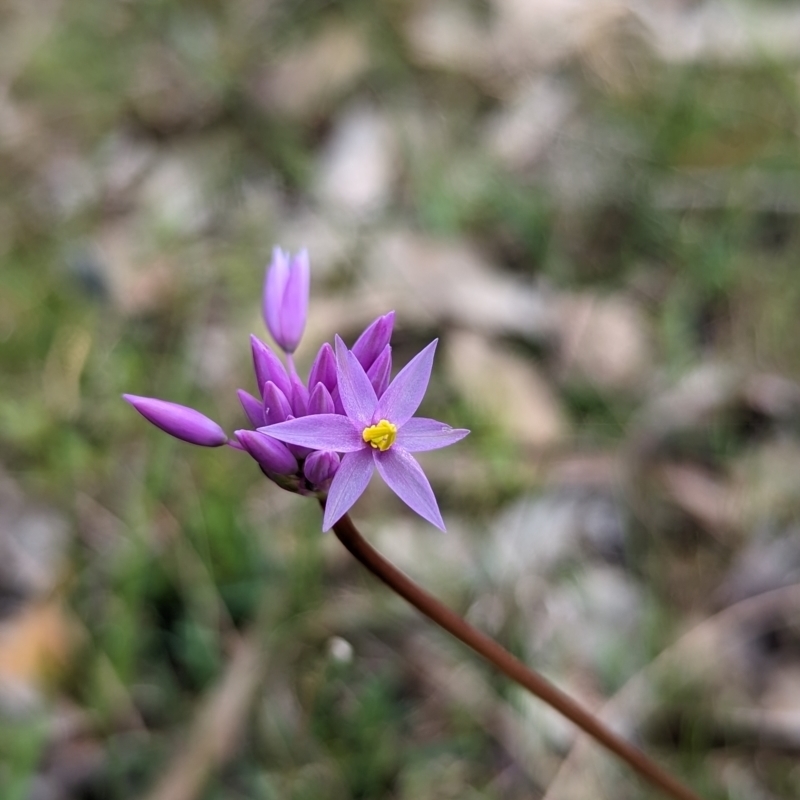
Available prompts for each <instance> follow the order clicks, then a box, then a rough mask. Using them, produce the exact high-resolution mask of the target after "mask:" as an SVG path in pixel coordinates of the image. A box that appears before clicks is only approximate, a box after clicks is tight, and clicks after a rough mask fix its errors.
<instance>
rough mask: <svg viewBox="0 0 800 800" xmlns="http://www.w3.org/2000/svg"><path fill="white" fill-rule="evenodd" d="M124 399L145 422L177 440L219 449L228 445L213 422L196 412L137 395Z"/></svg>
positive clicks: (223, 435)
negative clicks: (147, 421)
mask: <svg viewBox="0 0 800 800" xmlns="http://www.w3.org/2000/svg"><path fill="white" fill-rule="evenodd" d="M122 397H123V398H124V399H125V400H127V401H128V402H129V403H130V404H131V405H132V406H133V407H134V408H135V409H136V410H137V411H138V412H139V413H140V414H141V415H142V416H143V417H144V418H145V419H146V420H149V421H150V422H152V423H153V425H155V426H156V427H157V428H161V430H162V431H165V432H166V433H169V434H170V435H171V436H174V437H175V438H176V439H183V441H184V442H190V443H191V444H199V445H201V446H202V447H219V446H220V445H223V444H225V443H226V442H227V441H228V434H226V433H225V431H224V430H222V428H220V426H219V425H217V423H216V422H214V420H213V419H209V418H208V417H207V416H206V415H205V414H201V413H200V412H199V411H195V410H194V409H193V408H187V407H186V406H181V405H178V403H169V402H167V401H166V400H156V399H155V398H154V397H138V396H137V395H135V394H124V395H122Z"/></svg>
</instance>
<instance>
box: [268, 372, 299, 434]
mask: <svg viewBox="0 0 800 800" xmlns="http://www.w3.org/2000/svg"><path fill="white" fill-rule="evenodd" d="M291 416H293V415H292V406H291V404H290V403H289V400H288V399H287V398H286V395H285V394H284V393H283V392H282V391H281V390H280V389H279V388H278V387H277V386H276V385H275V384H274V383H273V382H272V381H267V382H266V383H265V384H264V421H265V422H266V424H267V425H274V424H275V423H276V422H285V421H286V419H287V417H291Z"/></svg>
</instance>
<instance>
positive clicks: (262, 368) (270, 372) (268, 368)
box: [250, 336, 292, 397]
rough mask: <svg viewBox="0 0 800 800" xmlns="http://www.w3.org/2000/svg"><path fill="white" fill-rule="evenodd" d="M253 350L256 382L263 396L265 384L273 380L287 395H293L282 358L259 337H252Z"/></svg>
mask: <svg viewBox="0 0 800 800" xmlns="http://www.w3.org/2000/svg"><path fill="white" fill-rule="evenodd" d="M250 345H251V347H252V350H253V368H254V369H255V372H256V383H257V384H258V391H259V392H260V393H261V396H262V397H263V396H264V384H265V383H266V382H267V381H272V382H273V383H274V384H275V385H276V386H277V387H278V388H279V389H280V390H281V391H282V392H283V393H284V395H285V396H286V397H291V394H292V385H291V383H289V376H288V375H287V374H286V369H285V367H284V366H283V364H282V363H281V360H280V359H279V358H278V356H276V355H275V353H273V352H272V350H270V349H269V347H267V346H266V345H265V344H264V342H262V341H261V340H260V339H259V338H258V337H256V336H251V337H250Z"/></svg>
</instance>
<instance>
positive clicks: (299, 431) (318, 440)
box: [259, 414, 369, 453]
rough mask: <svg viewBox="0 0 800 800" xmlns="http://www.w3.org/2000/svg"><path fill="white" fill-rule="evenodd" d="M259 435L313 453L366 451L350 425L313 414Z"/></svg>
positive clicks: (339, 417)
mask: <svg viewBox="0 0 800 800" xmlns="http://www.w3.org/2000/svg"><path fill="white" fill-rule="evenodd" d="M259 430H260V431H261V432H262V433H266V434H267V435H268V436H272V437H274V438H275V439H280V441H282V442H287V443H288V444H297V445H301V446H302V447H310V448H312V449H313V450H335V451H337V452H339V453H352V452H354V451H356V450H363V449H364V448H367V449H369V446H368V445H366V444H365V443H364V441H363V439H362V438H361V434H360V433H359V431H358V430H357V428H356V427H355V426H354V425H353V423H352V422H351V421H350V420H349V419H348V418H347V417H344V416H342V415H341V414H315V415H314V416H313V417H298V418H297V419H292V420H287V421H286V422H280V423H278V424H277V425H267V426H266V427H264V428H259Z"/></svg>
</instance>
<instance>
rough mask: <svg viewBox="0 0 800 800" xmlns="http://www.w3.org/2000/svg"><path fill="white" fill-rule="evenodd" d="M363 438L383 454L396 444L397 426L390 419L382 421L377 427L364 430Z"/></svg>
mask: <svg viewBox="0 0 800 800" xmlns="http://www.w3.org/2000/svg"><path fill="white" fill-rule="evenodd" d="M361 436H362V437H363V439H364V441H365V442H369V443H370V444H371V445H372V446H373V447H374V448H376V449H377V450H380V451H381V452H383V451H384V450H388V449H389V448H390V447H391V446H392V445H393V444H394V440H395V439H396V438H397V425H393V424H392V423H391V422H389V420H388V419H382V420H381V421H380V422H379V423H378V424H377V425H370V426H369V427H368V428H364V432H363V433H362V434H361Z"/></svg>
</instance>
